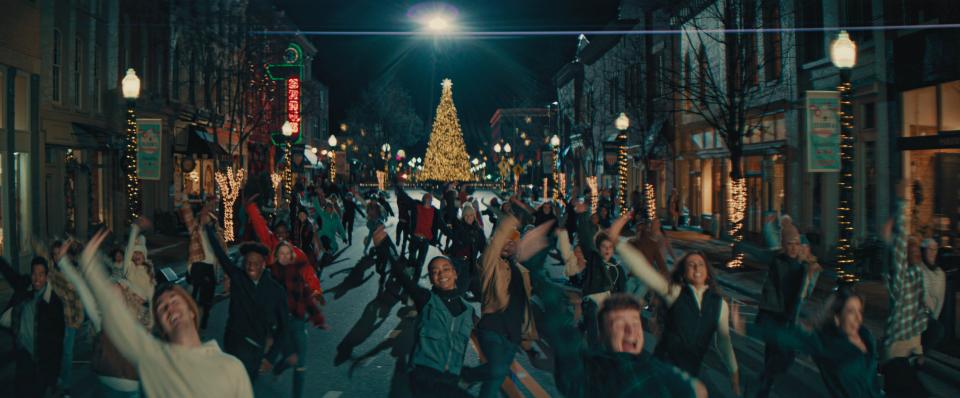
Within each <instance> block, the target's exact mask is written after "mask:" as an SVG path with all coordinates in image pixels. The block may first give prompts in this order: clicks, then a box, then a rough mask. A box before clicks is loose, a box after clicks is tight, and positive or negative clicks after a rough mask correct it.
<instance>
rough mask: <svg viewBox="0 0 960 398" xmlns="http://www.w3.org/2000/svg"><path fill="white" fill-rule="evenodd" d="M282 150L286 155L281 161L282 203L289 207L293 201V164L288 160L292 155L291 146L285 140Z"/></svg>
mask: <svg viewBox="0 0 960 398" xmlns="http://www.w3.org/2000/svg"><path fill="white" fill-rule="evenodd" d="M283 148H284V152H285V153H286V155H285V156H284V161H283V201H284V202H286V204H287V206H290V201H292V200H293V164H292V162H291V159H290V158H291V157H292V155H293V151H292V149H293V144H291V143H290V140H287V142H286V143H284V147H283Z"/></svg>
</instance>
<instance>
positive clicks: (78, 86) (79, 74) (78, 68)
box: [73, 37, 83, 108]
mask: <svg viewBox="0 0 960 398" xmlns="http://www.w3.org/2000/svg"><path fill="white" fill-rule="evenodd" d="M75 43H76V46H75V48H74V51H73V105H74V106H76V107H77V108H80V107H81V106H82V105H83V41H82V40H80V38H79V37H77V39H76V41H75Z"/></svg>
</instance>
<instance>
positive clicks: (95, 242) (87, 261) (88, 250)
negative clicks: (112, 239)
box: [80, 228, 110, 271]
mask: <svg viewBox="0 0 960 398" xmlns="http://www.w3.org/2000/svg"><path fill="white" fill-rule="evenodd" d="M108 235H110V230H109V229H106V228H104V229H101V230H99V231H97V233H96V234H94V235H93V237H92V238H90V240H89V241H88V242H87V245H86V246H84V247H83V251H82V252H80V264H81V267H83V270H84V271H87V270H89V267H91V266H93V263H94V261H93V260H94V258H96V256H97V251H98V250H100V245H101V244H103V241H104V240H106V239H107V236H108Z"/></svg>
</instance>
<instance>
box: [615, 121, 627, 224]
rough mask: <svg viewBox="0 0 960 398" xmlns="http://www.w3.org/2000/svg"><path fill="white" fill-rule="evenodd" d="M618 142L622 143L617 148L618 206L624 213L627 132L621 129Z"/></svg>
mask: <svg viewBox="0 0 960 398" xmlns="http://www.w3.org/2000/svg"><path fill="white" fill-rule="evenodd" d="M617 142H619V143H620V147H619V148H618V149H617V168H618V172H619V173H618V175H617V208H618V209H619V210H620V212H621V213H623V212H624V209H623V206H624V204H625V203H626V198H625V196H626V194H627V134H626V133H625V132H623V131H621V132H620V134H619V135H617Z"/></svg>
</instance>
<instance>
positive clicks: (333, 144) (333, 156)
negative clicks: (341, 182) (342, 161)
mask: <svg viewBox="0 0 960 398" xmlns="http://www.w3.org/2000/svg"><path fill="white" fill-rule="evenodd" d="M327 144H328V145H330V182H331V183H334V182H337V137H336V136H335V135H333V134H330V138H327Z"/></svg>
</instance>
